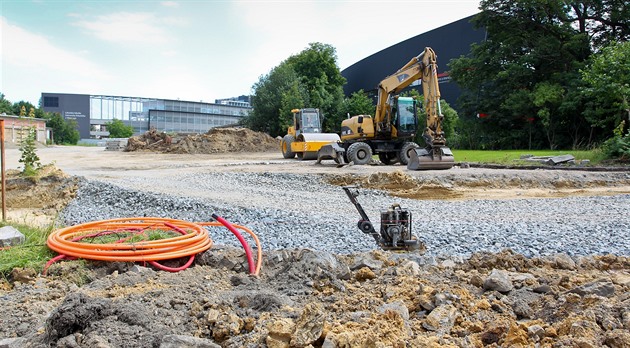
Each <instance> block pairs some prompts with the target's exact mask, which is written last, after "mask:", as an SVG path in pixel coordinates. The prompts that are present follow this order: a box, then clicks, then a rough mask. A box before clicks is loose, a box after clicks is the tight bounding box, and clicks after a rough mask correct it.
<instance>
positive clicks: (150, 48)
mask: <svg viewBox="0 0 630 348" xmlns="http://www.w3.org/2000/svg"><path fill="white" fill-rule="evenodd" d="M478 5H479V1H478V0H442V1H439V0H432V1H431V0H415V1H388V0H381V1H372V0H361V1H331V0H328V1H297V0H293V1H280V0H276V1H264V0H262V1H251V0H250V1H210V0H205V1H204V0H188V1H144V0H135V1H108V0H91V1H90V0H86V1H72V0H63V1H62V0H49V1H46V0H33V1H31V0H0V21H1V32H0V34H1V38H2V40H1V41H0V52H1V54H2V56H1V57H0V60H1V66H0V92H1V93H4V94H5V98H6V99H8V100H10V101H11V102H18V101H21V100H24V101H28V102H31V103H32V104H34V105H36V106H37V105H38V102H39V98H40V96H41V93H42V92H47V93H72V94H92V95H116V96H133V97H150V98H164V99H181V100H189V101H205V102H214V101H215V99H222V98H230V97H237V96H240V95H248V94H251V93H252V86H253V85H254V84H255V83H256V82H258V81H259V80H260V78H261V76H264V75H266V74H268V73H269V72H270V71H271V69H273V68H274V67H276V66H278V65H279V64H280V63H281V62H282V61H284V60H285V59H287V58H288V57H290V56H292V55H296V54H299V53H300V52H301V51H303V50H304V49H306V48H307V47H308V45H309V43H311V42H321V43H324V44H329V45H331V46H333V47H334V48H335V49H336V53H337V65H338V66H339V68H340V70H343V69H345V68H347V67H348V66H351V65H352V64H354V63H356V62H358V61H360V60H361V59H363V58H366V57H368V56H370V55H372V54H374V53H376V52H378V51H381V50H383V49H385V48H387V47H390V46H392V45H395V44H397V43H399V42H401V41H404V40H406V39H409V38H412V37H414V36H416V35H419V34H422V33H424V32H427V31H429V30H432V29H435V28H438V27H441V26H443V25H446V24H449V23H451V22H454V21H457V20H459V19H462V18H464V17H467V16H470V15H473V14H475V13H477V12H478ZM422 49H424V47H418V52H420V51H421V50H422Z"/></svg>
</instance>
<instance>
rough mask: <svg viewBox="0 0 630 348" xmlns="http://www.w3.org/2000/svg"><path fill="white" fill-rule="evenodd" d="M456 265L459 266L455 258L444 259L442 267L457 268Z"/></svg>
mask: <svg viewBox="0 0 630 348" xmlns="http://www.w3.org/2000/svg"><path fill="white" fill-rule="evenodd" d="M455 266H457V265H456V264H455V261H453V260H444V261H442V267H444V268H455Z"/></svg>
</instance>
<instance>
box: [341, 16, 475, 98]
mask: <svg viewBox="0 0 630 348" xmlns="http://www.w3.org/2000/svg"><path fill="white" fill-rule="evenodd" d="M472 17H473V16H470V17H466V18H463V19H460V20H458V21H456V22H453V23H450V24H447V25H445V26H442V27H439V28H436V29H433V30H431V31H428V32H426V33H423V34H420V35H418V36H414V37H412V38H410V39H407V40H405V41H402V42H400V43H397V44H395V45H393V46H391V47H388V48H386V49H384V50H382V51H379V52H377V53H374V54H373V55H371V56H369V57H367V58H364V59H362V60H360V61H358V62H357V63H354V64H353V65H351V66H349V67H347V68H346V69H344V70H342V71H341V75H343V77H345V78H346V80H347V83H346V84H345V85H344V93H345V94H346V95H350V94H351V93H353V92H356V91H358V90H360V89H363V90H364V91H366V92H370V91H374V90H376V88H377V87H378V84H379V82H381V80H383V78H385V77H387V76H389V75H391V74H393V73H395V72H396V71H397V70H398V69H400V68H401V67H402V66H403V65H405V64H406V63H407V62H408V61H409V60H410V59H411V58H412V57H415V56H417V55H418V54H420V53H421V52H422V51H423V50H424V48H425V47H431V48H433V50H434V51H435V53H436V54H437V62H438V74H443V73H445V72H446V71H447V70H448V62H449V61H450V60H451V59H453V58H458V57H459V56H461V55H467V54H468V53H469V52H470V45H471V44H472V43H476V42H481V41H483V40H484V39H485V36H486V31H485V29H475V28H474V27H473V25H472V24H471V23H470V20H471V18H472ZM449 80H450V79H448V78H446V79H441V80H440V91H441V94H442V99H445V100H446V101H447V102H449V103H450V104H455V102H456V99H457V97H458V96H459V94H460V90H459V88H458V87H457V86H456V85H455V84H454V83H449Z"/></svg>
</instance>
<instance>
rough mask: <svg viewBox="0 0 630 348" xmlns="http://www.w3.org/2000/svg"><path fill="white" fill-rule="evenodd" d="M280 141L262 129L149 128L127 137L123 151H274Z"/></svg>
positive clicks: (181, 152)
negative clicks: (185, 131) (186, 131)
mask: <svg viewBox="0 0 630 348" xmlns="http://www.w3.org/2000/svg"><path fill="white" fill-rule="evenodd" d="M279 146H280V142H279V141H278V140H276V139H274V138H272V137H271V136H269V135H268V134H266V133H261V132H255V131H252V130H250V129H247V128H212V129H210V130H209V131H208V132H207V133H205V134H192V135H184V136H180V135H175V136H172V137H171V136H170V135H168V134H166V133H159V132H157V131H156V130H155V129H151V130H149V131H147V132H145V134H143V135H141V136H136V137H131V138H129V141H128V142H127V147H126V148H125V151H152V152H162V153H177V154H211V153H228V152H266V151H276V150H278V148H279Z"/></svg>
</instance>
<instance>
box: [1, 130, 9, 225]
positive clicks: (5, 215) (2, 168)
mask: <svg viewBox="0 0 630 348" xmlns="http://www.w3.org/2000/svg"><path fill="white" fill-rule="evenodd" d="M0 157H1V158H2V165H1V168H0V172H1V176H2V221H6V220H7V203H6V199H5V197H6V189H5V188H6V186H7V185H6V183H7V180H6V175H5V170H4V162H5V156H4V120H0Z"/></svg>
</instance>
